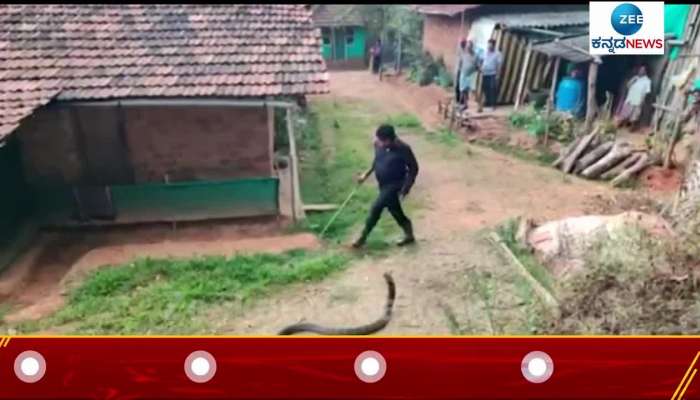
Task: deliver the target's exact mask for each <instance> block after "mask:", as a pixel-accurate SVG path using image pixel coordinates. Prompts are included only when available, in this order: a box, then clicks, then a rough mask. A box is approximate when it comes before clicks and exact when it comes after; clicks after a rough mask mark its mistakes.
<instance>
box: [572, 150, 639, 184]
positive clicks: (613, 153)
mask: <svg viewBox="0 0 700 400" xmlns="http://www.w3.org/2000/svg"><path fill="white" fill-rule="evenodd" d="M631 153H632V146H630V144H629V143H626V142H622V143H615V145H614V146H613V148H612V150H610V152H609V153H608V154H606V155H605V157H603V158H601V159H600V160H599V161H598V162H596V163H595V164H593V165H591V166H590V167H588V168H586V169H584V170H583V172H582V173H581V175H583V176H585V177H586V178H589V179H595V178H597V177H599V176H600V175H601V174H602V173H603V172H605V171H607V170H609V169H610V168H612V167H613V166H614V165H615V164H617V163H618V162H620V160H623V159H625V158H627V156H629V155H630V154H631Z"/></svg>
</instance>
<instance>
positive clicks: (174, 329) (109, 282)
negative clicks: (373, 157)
mask: <svg viewBox="0 0 700 400" xmlns="http://www.w3.org/2000/svg"><path fill="white" fill-rule="evenodd" d="M346 262H347V258H346V257H345V256H344V255H341V254H336V253H308V252H304V251H292V252H288V253H284V254H280V255H271V254H261V255H251V256H248V255H240V256H234V257H230V258H225V257H202V258H195V259H185V260H172V259H141V260H137V261H135V262H132V263H129V264H126V265H120V266H115V267H109V268H101V269H99V270H97V271H95V272H94V273H92V274H91V275H90V276H89V277H88V278H87V279H86V280H85V282H84V283H83V284H82V285H81V286H80V287H78V288H76V289H75V290H73V291H72V292H71V293H70V297H69V300H68V304H67V305H66V307H64V308H63V309H62V310H60V311H59V312H58V313H56V314H55V315H54V316H52V317H50V318H48V319H46V320H43V321H40V322H39V323H32V324H25V325H23V326H22V327H20V329H21V330H22V331H25V332H26V331H32V330H37V329H46V328H48V327H50V326H57V325H58V326H60V325H66V324H70V325H71V326H72V327H74V328H73V329H74V330H75V331H77V332H80V333H87V334H106V333H110V334H157V333H166V334H168V333H173V334H184V333H191V332H196V331H198V330H201V329H202V327H199V326H193V324H192V320H193V318H194V317H195V316H196V315H198V314H201V313H202V312H203V311H204V310H205V309H206V307H208V306H210V305H213V304H219V303H222V302H231V301H235V302H243V303H245V302H247V301H249V300H251V299H254V298H256V297H258V296H260V295H263V294H266V293H268V292H269V291H270V290H271V289H273V288H275V287H277V286H281V285H286V284H290V283H294V282H304V281H314V280H319V279H322V278H324V277H326V276H327V275H328V274H330V273H332V272H334V271H337V270H340V269H342V268H343V267H344V266H345V265H346Z"/></svg>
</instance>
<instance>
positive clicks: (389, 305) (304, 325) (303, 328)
mask: <svg viewBox="0 0 700 400" xmlns="http://www.w3.org/2000/svg"><path fill="white" fill-rule="evenodd" d="M384 280H385V281H386V284H387V287H388V292H387V299H386V304H385V305H384V314H383V315H382V316H381V317H380V318H378V319H377V320H375V321H373V322H370V323H369V324H366V325H362V326H358V327H353V328H329V327H325V326H321V325H318V324H313V323H308V322H300V323H297V324H293V325H289V326H287V327H286V328H284V329H282V330H281V331H279V333H278V335H281V336H286V335H294V334H297V333H302V332H311V333H316V334H319V335H339V336H345V335H371V334H373V333H376V332H379V331H381V330H382V329H384V327H386V326H387V324H388V323H389V321H390V320H391V314H392V311H393V308H394V300H395V299H396V284H395V283H394V278H392V276H391V274H389V273H385V274H384Z"/></svg>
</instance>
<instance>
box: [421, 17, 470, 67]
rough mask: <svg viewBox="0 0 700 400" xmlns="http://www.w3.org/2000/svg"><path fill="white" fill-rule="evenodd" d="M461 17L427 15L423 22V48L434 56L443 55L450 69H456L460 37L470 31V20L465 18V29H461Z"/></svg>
mask: <svg viewBox="0 0 700 400" xmlns="http://www.w3.org/2000/svg"><path fill="white" fill-rule="evenodd" d="M460 26H461V17H460V16H459V15H457V16H455V17H446V16H439V15H426V16H425V19H424V22H423V50H425V51H427V52H429V53H430V54H431V55H432V56H433V57H434V58H436V59H437V58H438V57H440V56H442V57H443V58H444V60H445V65H446V66H447V68H448V71H454V68H455V62H456V57H457V46H459V39H460V38H462V37H466V36H467V33H468V32H469V26H470V25H469V20H468V19H466V18H465V21H464V30H460Z"/></svg>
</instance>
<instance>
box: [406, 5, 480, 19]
mask: <svg viewBox="0 0 700 400" xmlns="http://www.w3.org/2000/svg"><path fill="white" fill-rule="evenodd" d="M479 7H481V4H413V5H412V6H411V8H412V9H413V10H414V11H416V12H419V13H421V14H429V15H446V16H448V17H451V16H454V15H457V14H459V13H461V12H462V11H466V10H472V9H475V8H479Z"/></svg>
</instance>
